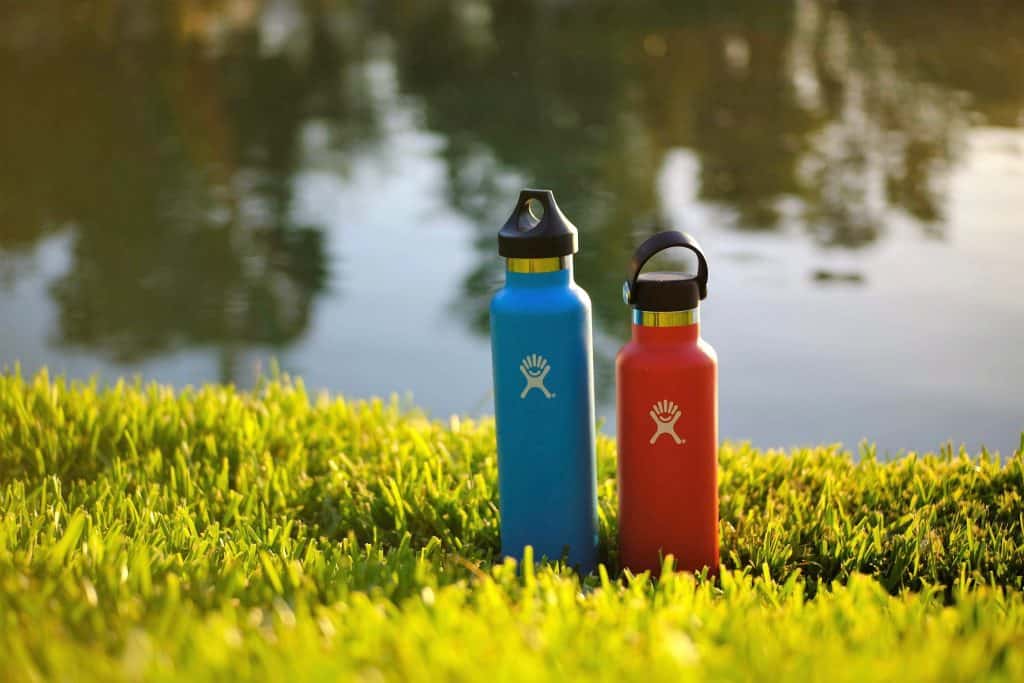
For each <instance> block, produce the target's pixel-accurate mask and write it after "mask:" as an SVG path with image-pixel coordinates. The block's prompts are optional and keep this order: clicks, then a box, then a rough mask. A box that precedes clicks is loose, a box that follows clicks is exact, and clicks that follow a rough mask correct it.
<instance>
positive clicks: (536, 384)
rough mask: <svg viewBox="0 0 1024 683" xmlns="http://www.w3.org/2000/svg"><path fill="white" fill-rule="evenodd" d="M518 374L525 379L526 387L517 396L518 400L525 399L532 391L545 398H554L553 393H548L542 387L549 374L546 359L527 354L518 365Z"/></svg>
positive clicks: (538, 355)
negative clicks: (521, 374)
mask: <svg viewBox="0 0 1024 683" xmlns="http://www.w3.org/2000/svg"><path fill="white" fill-rule="evenodd" d="M519 372H521V373H523V377H525V378H526V386H525V387H523V393H521V394H519V398H526V395H527V394H529V393H530V392H531V391H533V390H534V389H536V390H537V391H539V392H540V393H542V394H544V397H545V398H554V397H555V395H554V393H552V392H550V391H548V388H547V387H546V386H544V380H545V379H547V376H548V373H549V372H551V366H550V365H548V359H547V358H545V357H544V356H542V355H540V354H537V353H531V354H528V355H527V356H526V357H525V358H523V362H522V363H520V364H519Z"/></svg>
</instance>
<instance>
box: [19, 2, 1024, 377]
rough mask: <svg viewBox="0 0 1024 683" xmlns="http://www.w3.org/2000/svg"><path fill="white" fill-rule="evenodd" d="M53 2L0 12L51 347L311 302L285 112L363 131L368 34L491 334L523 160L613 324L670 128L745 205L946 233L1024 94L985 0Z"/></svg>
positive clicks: (870, 228) (734, 213) (775, 215)
mask: <svg viewBox="0 0 1024 683" xmlns="http://www.w3.org/2000/svg"><path fill="white" fill-rule="evenodd" d="M63 5H64V3H58V2H53V1H44V2H37V3H31V4H22V5H19V6H17V7H16V8H14V9H7V10H5V11H4V12H5V13H6V14H9V15H10V16H8V17H5V18H4V21H3V23H2V24H0V25H2V26H3V28H2V29H0V84H2V85H3V86H4V88H5V92H16V93H17V96H16V97H8V98H7V101H6V102H5V106H4V107H2V108H0V147H2V149H4V151H5V160H4V163H3V164H2V165H0V247H3V248H5V249H7V250H16V249H18V248H19V247H22V246H26V245H31V244H33V243H34V242H36V241H37V240H39V239H40V238H41V237H43V236H44V235H46V234H48V233H50V232H53V231H57V230H64V229H66V228H68V227H70V228H71V232H70V234H71V235H72V247H71V265H70V269H69V271H68V272H67V273H66V274H64V275H63V276H61V277H60V278H59V279H58V280H57V281H56V282H54V283H53V284H52V296H53V299H54V301H55V302H56V303H57V307H58V309H59V329H58V331H57V335H58V337H59V342H60V343H63V344H68V345H75V346H84V347H90V348H96V349H99V350H102V351H104V352H105V353H109V354H111V355H112V356H114V357H118V358H137V357H144V356H147V355H151V354H154V353H157V352H161V351H163V350H166V349H168V348H170V347H173V346H178V345H197V344H202V345H215V346H218V347H219V348H222V349H224V350H225V352H224V358H225V360H224V370H223V371H222V374H223V375H224V376H225V377H224V378H226V379H230V378H231V376H232V374H233V371H232V369H231V349H233V348H235V347H236V346H239V345H245V344H251V343H261V344H262V343H266V344H271V345H285V344H287V343H289V342H290V341H292V340H294V339H296V338H297V337H299V336H300V335H301V334H302V333H303V331H304V330H305V329H306V328H307V327H308V326H309V323H310V320H309V318H310V315H311V311H312V302H313V301H314V299H315V298H316V297H317V296H318V295H319V294H320V293H321V292H322V291H323V290H324V287H325V283H326V281H327V270H328V263H327V258H326V256H325V248H324V244H323V242H324V240H323V236H322V235H323V226H318V225H306V224H300V223H297V222H296V221H295V219H294V218H293V217H294V215H295V211H294V206H293V205H294V198H293V193H294V180H295V176H296V175H297V173H299V172H300V171H301V170H303V169H302V165H303V163H304V161H303V159H302V158H301V155H300V154H299V150H300V148H301V137H302V135H303V131H304V130H306V129H307V128H308V127H309V126H310V125H311V124H313V123H317V124H318V125H322V126H325V128H326V130H327V131H328V135H327V138H326V143H325V144H326V145H328V146H329V147H330V148H331V149H332V150H336V151H340V152H341V153H342V154H341V156H342V157H343V156H344V155H345V154H351V153H353V152H354V151H355V150H358V149H367V148H370V149H372V146H373V145H374V144H375V141H376V140H377V139H378V137H379V136H380V135H381V122H380V121H379V118H380V115H381V113H380V112H379V111H375V110H374V109H373V107H371V106H370V105H369V104H368V102H369V99H370V98H369V97H368V95H367V91H366V84H365V82H364V80H363V78H362V77H361V75H360V74H361V73H362V71H361V69H362V68H363V66H365V64H366V61H367V59H368V58H369V56H370V54H371V53H373V55H374V56H378V57H379V55H380V54H381V47H380V46H381V45H385V46H390V47H389V48H387V49H386V50H384V53H385V54H386V55H387V58H388V59H391V60H393V62H394V65H395V67H396V70H397V75H398V85H399V88H400V91H401V94H402V96H403V97H409V98H411V99H413V100H415V101H416V102H417V103H418V106H419V110H420V111H421V112H422V115H423V121H422V124H423V126H424V127H425V128H427V129H428V130H430V131H433V132H435V133H437V134H439V135H440V137H441V138H442V139H443V143H444V144H443V147H442V151H441V152H440V155H441V159H442V160H443V163H444V166H445V169H446V173H447V187H446V191H447V199H448V202H449V204H450V205H451V206H453V207H454V208H455V209H456V210H457V211H459V212H460V213H462V214H463V215H465V216H466V217H468V218H469V219H470V220H471V222H472V223H473V224H474V225H475V226H477V227H476V231H477V232H476V237H475V240H476V245H477V251H478V259H477V266H476V267H475V269H474V270H473V272H472V273H471V274H470V275H469V276H468V277H467V278H466V280H465V282H463V283H462V289H463V290H464V296H465V298H466V299H468V310H469V316H470V320H471V324H472V326H473V327H474V329H477V330H479V331H481V332H485V331H486V327H487V301H488V299H489V295H490V293H491V291H492V290H493V287H494V286H495V283H496V282H498V281H500V279H501V272H500V269H501V264H500V262H499V261H498V259H497V258H496V255H495V241H494V232H495V230H496V227H497V226H498V225H500V223H501V222H502V220H503V219H504V213H505V212H506V211H507V210H508V209H509V207H510V200H511V197H513V196H514V192H515V189H516V185H518V184H519V183H524V184H529V185H542V186H546V187H552V188H554V189H555V190H556V192H557V195H558V197H559V199H560V201H561V202H562V204H563V208H564V209H565V210H566V212H567V213H568V215H570V216H572V217H573V219H574V220H575V221H576V222H577V224H578V225H579V226H580V228H581V230H582V233H583V234H582V238H583V242H584V243H585V245H586V249H585V251H584V253H582V254H581V256H580V262H581V266H585V267H581V270H580V275H581V284H582V285H583V286H584V287H585V288H586V289H588V290H589V291H590V292H591V294H592V296H593V300H594V303H595V316H596V319H597V323H598V326H599V327H600V328H602V329H604V330H606V331H611V332H612V333H613V334H616V335H619V334H621V333H623V329H622V328H623V326H624V325H625V323H624V322H623V320H622V318H623V316H622V315H621V310H620V308H621V306H620V304H619V302H618V301H619V300H618V289H619V285H620V282H619V280H620V276H621V272H620V271H621V268H622V266H623V263H624V262H625V257H626V254H628V252H629V250H630V249H631V247H632V245H633V244H635V243H636V242H637V240H638V239H639V238H640V237H642V236H643V235H644V234H646V233H648V232H650V231H651V230H653V229H654V228H653V226H655V225H657V224H658V223H659V221H661V220H662V219H663V216H662V212H663V201H664V198H663V197H662V195H661V193H660V192H659V177H660V174H661V173H662V171H663V168H664V166H665V163H666V158H667V157H668V155H669V154H671V153H672V152H673V151H674V150H679V149H685V150H688V151H689V152H690V153H692V155H693V158H694V159H695V160H696V163H697V166H698V172H697V176H696V177H697V182H698V186H697V188H696V198H697V199H698V200H700V201H702V202H706V203H707V204H709V205H711V206H715V207H717V208H718V209H720V210H721V212H722V215H723V216H724V217H725V218H726V220H727V222H728V223H729V225H730V226H731V227H732V228H733V229H735V230H737V231H761V232H763V231H776V230H781V229H783V228H786V227H789V226H797V227H798V228H799V230H801V231H803V232H805V233H806V234H807V235H808V237H809V239H811V240H813V241H814V242H815V243H817V244H819V245H822V246H823V247H835V248H844V249H855V248H858V247H860V246H862V245H866V244H870V243H873V242H875V241H876V240H878V239H880V238H882V237H883V236H884V235H885V233H886V224H887V221H888V220H889V218H890V217H891V216H892V215H893V214H894V213H899V214H901V215H905V216H909V217H910V218H912V220H913V221H914V223H915V224H916V225H917V226H919V230H920V234H921V236H922V237H923V238H926V239H933V238H937V239H941V238H943V236H944V234H945V232H944V231H945V221H946V215H945V203H946V193H947V190H946V182H947V178H948V174H949V170H950V169H951V167H953V166H954V165H955V164H956V162H957V160H958V155H959V154H960V153H961V147H962V142H963V139H964V132H965V130H967V129H968V128H969V127H970V126H972V125H977V124H979V123H990V124H994V125H1002V126H1017V125H1020V124H1021V120H1022V111H1024V76H1022V73H1021V68H1022V67H1021V66H1020V65H1021V64H1024V38H1022V36H1024V17H1022V13H1021V12H1019V11H1016V8H1015V7H1014V3H1012V2H1008V1H1001V0H986V1H985V2H982V3H973V4H971V5H970V6H969V7H968V6H966V5H962V4H959V3H946V2H940V3H928V5H927V8H926V9H925V8H924V7H923V6H921V5H919V4H918V3H914V2H909V3H906V2H904V3H887V2H881V1H880V0H879V1H874V0H871V1H868V2H853V1H852V0H851V1H849V2H839V3H826V2H818V1H816V0H796V1H795V2H793V3H789V4H785V5H778V4H767V3H763V2H752V1H749V0H728V1H726V2H710V0H708V1H706V2H696V3H658V2H645V1H639V2H633V3H628V4H627V3H619V2H610V1H601V0H598V1H594V2H585V1H583V0H580V1H578V2H555V1H547V2H545V1H541V0H536V1H533V2H519V1H515V2H513V1H512V0H495V1H494V2H490V3H484V2H470V1H468V0H466V1H455V0H452V1H450V2H441V1H438V2H430V3H421V2H412V1H411V0H408V1H404V2H403V1H395V2H382V3H373V4H371V5H365V6H359V7H351V6H349V5H348V4H347V3H332V2H298V1H297V0H296V1H295V2H266V3H264V2H257V1H255V0H231V1H227V0H225V1H222V2H186V1H184V0H179V1H178V2H174V3H129V2H100V1H99V0H95V1H93V2H85V3H77V4H76V5H75V8H74V9H73V10H69V9H68V8H67V7H64V6H63ZM924 16H927V27H926V28H925V27H924V26H923V24H922V17H924ZM333 172H336V173H339V174H343V173H344V170H343V169H333ZM683 227H684V228H685V227H691V226H683ZM462 308H466V306H462Z"/></svg>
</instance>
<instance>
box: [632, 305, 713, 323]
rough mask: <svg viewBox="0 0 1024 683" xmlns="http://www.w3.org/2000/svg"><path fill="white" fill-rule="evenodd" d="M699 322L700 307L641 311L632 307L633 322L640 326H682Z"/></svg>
mask: <svg viewBox="0 0 1024 683" xmlns="http://www.w3.org/2000/svg"><path fill="white" fill-rule="evenodd" d="M699 322H700V308H691V309H689V310H688V311H641V310H640V309H638V308H634V309H633V324H634V325H640V326H642V327H683V326H685V325H693V324H694V323H699Z"/></svg>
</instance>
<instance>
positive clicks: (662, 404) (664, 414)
mask: <svg viewBox="0 0 1024 683" xmlns="http://www.w3.org/2000/svg"><path fill="white" fill-rule="evenodd" d="M650 415H651V419H652V420H654V426H655V431H654V436H652V437H651V443H652V444H653V443H655V442H656V441H657V440H658V439H660V438H661V437H662V436H670V437H672V440H673V441H675V442H676V445H681V444H684V443H686V439H680V438H679V435H678V434H676V423H677V422H679V418H680V417H681V416H682V413H681V412H679V406H677V405H676V404H675V403H673V402H672V401H668V400H665V401H658V402H657V403H655V404H654V406H653V407H652V408H651V412H650Z"/></svg>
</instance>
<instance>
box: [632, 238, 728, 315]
mask: <svg viewBox="0 0 1024 683" xmlns="http://www.w3.org/2000/svg"><path fill="white" fill-rule="evenodd" d="M671 247H684V248H686V249H689V250H690V251H692V252H693V253H694V254H696V255H697V274H696V275H693V274H691V273H665V272H658V273H643V274H641V273H640V271H641V270H643V267H644V264H646V263H647V262H648V261H649V260H650V259H651V257H653V256H654V255H655V254H657V253H658V252H661V251H664V250H665V249H669V248H671ZM707 295H708V262H707V260H706V259H705V258H704V252H702V251H701V249H700V245H699V244H697V240H695V239H693V237H691V236H690V235H687V234H686V233H685V232H679V231H678V230H666V231H664V232H659V233H658V234H657V235H654V236H653V237H651V238H650V239H648V240H647V241H646V242H644V243H643V244H641V245H640V246H639V247H638V248H637V250H636V253H634V254H633V260H632V261H631V262H630V264H629V279H628V280H626V284H625V285H624V286H623V288H622V298H623V299H624V300H625V302H626V303H627V304H629V305H630V306H633V307H634V308H638V309H640V310H641V311H686V310H689V309H691V308H696V307H697V305H698V304H699V303H700V302H701V300H702V299H704V298H705V297H706V296H707Z"/></svg>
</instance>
